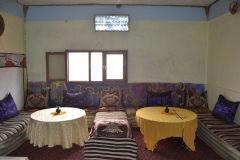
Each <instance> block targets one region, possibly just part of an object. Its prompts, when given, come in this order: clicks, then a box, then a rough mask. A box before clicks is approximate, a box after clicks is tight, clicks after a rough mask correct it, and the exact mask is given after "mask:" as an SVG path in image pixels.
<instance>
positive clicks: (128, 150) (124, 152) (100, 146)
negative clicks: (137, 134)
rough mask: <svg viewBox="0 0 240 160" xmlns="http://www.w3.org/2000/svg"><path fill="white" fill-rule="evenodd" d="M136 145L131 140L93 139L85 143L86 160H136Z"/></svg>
mask: <svg viewBox="0 0 240 160" xmlns="http://www.w3.org/2000/svg"><path fill="white" fill-rule="evenodd" d="M137 149H138V147H137V144H136V141H135V140H134V139H131V138H108V137H95V138H90V139H89V140H87V141H86V142H85V147H84V158H85V159H86V160H93V159H97V160H106V159H114V160H117V159H118V160H136V158H137Z"/></svg>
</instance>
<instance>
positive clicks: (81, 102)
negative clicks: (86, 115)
mask: <svg viewBox="0 0 240 160" xmlns="http://www.w3.org/2000/svg"><path fill="white" fill-rule="evenodd" d="M86 94H87V91H81V92H77V93H70V92H66V91H64V93H63V106H65V107H77V108H85V107H86V105H87V99H86V98H87V97H86Z"/></svg>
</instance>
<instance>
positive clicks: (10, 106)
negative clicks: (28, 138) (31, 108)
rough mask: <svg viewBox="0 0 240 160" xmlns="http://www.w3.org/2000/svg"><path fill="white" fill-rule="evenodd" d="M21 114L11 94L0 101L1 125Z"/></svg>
mask: <svg viewBox="0 0 240 160" xmlns="http://www.w3.org/2000/svg"><path fill="white" fill-rule="evenodd" d="M18 114H19V111H18V109H17V106H16V104H15V102H14V100H13V98H12V95H11V94H10V93H9V94H8V95H7V96H6V97H5V98H3V99H2V100H1V101H0V123H1V122H3V121H4V120H7V119H9V118H11V117H14V116H16V115H18Z"/></svg>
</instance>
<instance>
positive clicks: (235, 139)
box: [198, 113, 240, 151]
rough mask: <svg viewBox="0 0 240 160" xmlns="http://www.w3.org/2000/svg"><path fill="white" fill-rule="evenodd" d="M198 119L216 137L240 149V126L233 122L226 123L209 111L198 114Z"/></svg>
mask: <svg viewBox="0 0 240 160" xmlns="http://www.w3.org/2000/svg"><path fill="white" fill-rule="evenodd" d="M198 118H199V120H200V121H201V122H202V123H203V124H204V125H205V126H206V127H207V128H208V129H209V130H210V132H212V133H213V134H215V135H216V136H217V137H219V138H220V139H222V140H223V141H224V142H226V143H228V144H229V145H231V146H232V147H233V148H235V149H237V150H238V151H240V126H239V125H237V124H235V123H233V124H227V123H226V122H225V121H224V120H221V119H219V118H217V117H215V116H213V115H212V114H211V113H206V114H198Z"/></svg>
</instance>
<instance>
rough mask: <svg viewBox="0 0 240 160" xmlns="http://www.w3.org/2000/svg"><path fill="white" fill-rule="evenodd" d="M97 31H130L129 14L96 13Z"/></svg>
mask: <svg viewBox="0 0 240 160" xmlns="http://www.w3.org/2000/svg"><path fill="white" fill-rule="evenodd" d="M94 20H95V21H94V22H95V31H129V16H128V15H96V16H95V19H94Z"/></svg>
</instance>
